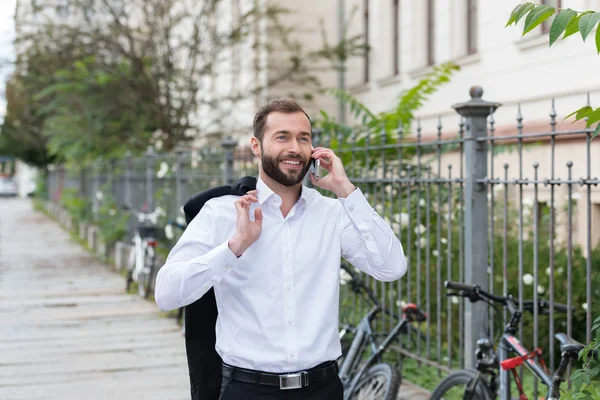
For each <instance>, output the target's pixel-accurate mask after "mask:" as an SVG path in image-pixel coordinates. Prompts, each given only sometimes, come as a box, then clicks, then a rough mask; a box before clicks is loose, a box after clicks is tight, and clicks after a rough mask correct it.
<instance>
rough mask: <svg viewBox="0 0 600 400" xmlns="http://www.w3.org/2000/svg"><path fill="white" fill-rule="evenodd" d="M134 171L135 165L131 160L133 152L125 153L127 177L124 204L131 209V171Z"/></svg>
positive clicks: (124, 187) (124, 185)
mask: <svg viewBox="0 0 600 400" xmlns="http://www.w3.org/2000/svg"><path fill="white" fill-rule="evenodd" d="M132 169H133V163H132V159H131V152H130V151H127V153H125V176H124V180H125V181H124V182H123V204H126V205H127V206H129V207H131V206H132V204H131V171H132Z"/></svg>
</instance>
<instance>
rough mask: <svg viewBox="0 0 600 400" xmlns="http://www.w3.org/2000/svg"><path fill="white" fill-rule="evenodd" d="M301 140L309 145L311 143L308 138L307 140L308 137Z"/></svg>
mask: <svg viewBox="0 0 600 400" xmlns="http://www.w3.org/2000/svg"><path fill="white" fill-rule="evenodd" d="M300 140H301V141H303V142H304V143H308V142H309V140H308V138H306V137H303V138H301V139H300Z"/></svg>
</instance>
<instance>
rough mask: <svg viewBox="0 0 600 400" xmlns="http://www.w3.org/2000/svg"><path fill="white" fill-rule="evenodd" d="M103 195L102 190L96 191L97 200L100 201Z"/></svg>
mask: <svg viewBox="0 0 600 400" xmlns="http://www.w3.org/2000/svg"><path fill="white" fill-rule="evenodd" d="M103 197H104V194H103V193H102V191H100V190H98V191H97V192H96V200H98V201H102V198H103Z"/></svg>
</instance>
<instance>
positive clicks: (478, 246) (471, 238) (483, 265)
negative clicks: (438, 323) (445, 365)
mask: <svg viewBox="0 0 600 400" xmlns="http://www.w3.org/2000/svg"><path fill="white" fill-rule="evenodd" d="M469 94H470V95H471V100H469V101H468V102H466V103H459V104H455V105H453V106H452V107H453V108H454V109H455V110H456V112H457V113H459V114H460V115H462V116H464V117H465V118H466V128H467V131H466V135H465V144H464V150H465V169H466V174H465V209H464V213H465V214H464V222H465V223H464V229H465V241H464V246H465V275H464V276H465V282H466V283H472V284H476V285H479V286H480V287H481V288H482V289H483V290H488V289H489V279H488V264H489V260H488V241H487V240H488V204H487V191H488V190H487V183H486V181H485V180H486V179H487V178H488V176H487V163H488V160H487V156H488V153H487V142H486V140H485V137H486V136H487V117H488V116H489V114H490V113H491V112H494V111H495V110H496V108H498V107H499V106H500V104H499V103H490V102H487V101H484V100H482V98H481V97H482V96H483V89H482V88H481V87H480V86H473V87H472V88H471V90H470V91H469ZM485 314H486V306H485V304H484V303H481V302H479V303H471V302H466V305H465V318H464V323H465V325H464V328H465V330H464V332H465V350H464V351H465V353H464V357H465V365H467V366H470V367H474V366H475V357H474V355H475V350H476V349H477V340H478V339H479V338H482V337H485V335H486V324H485Z"/></svg>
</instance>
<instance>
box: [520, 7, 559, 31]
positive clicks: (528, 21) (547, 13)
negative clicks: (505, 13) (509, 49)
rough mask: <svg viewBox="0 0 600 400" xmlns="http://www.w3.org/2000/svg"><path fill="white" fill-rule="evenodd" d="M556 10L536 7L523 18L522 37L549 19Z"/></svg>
mask: <svg viewBox="0 0 600 400" xmlns="http://www.w3.org/2000/svg"><path fill="white" fill-rule="evenodd" d="M555 12H556V10H555V9H554V7H552V6H544V5H542V6H537V7H535V8H534V9H533V10H532V11H531V12H530V13H529V15H528V16H527V18H525V27H524V28H523V35H525V34H526V33H527V32H530V31H532V30H533V29H534V28H535V27H536V26H538V25H539V24H541V23H542V22H544V21H545V20H547V19H548V18H550V17H551V16H552V15H554V13H555Z"/></svg>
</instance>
